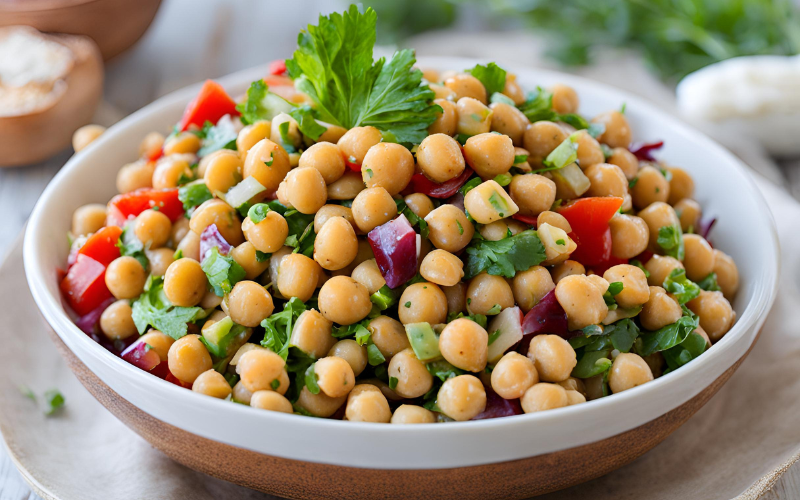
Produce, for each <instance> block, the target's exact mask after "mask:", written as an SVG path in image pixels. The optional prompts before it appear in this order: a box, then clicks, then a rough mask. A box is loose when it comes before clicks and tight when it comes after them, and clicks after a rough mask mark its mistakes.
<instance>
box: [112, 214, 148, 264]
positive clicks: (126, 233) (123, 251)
mask: <svg viewBox="0 0 800 500" xmlns="http://www.w3.org/2000/svg"><path fill="white" fill-rule="evenodd" d="M117 247H119V253H120V255H122V256H123V257H125V256H128V257H133V258H134V259H136V260H138V261H139V264H141V265H142V267H143V268H145V269H147V266H149V265H150V260H149V259H148V258H147V255H146V254H145V248H144V244H143V243H142V242H141V241H139V238H137V237H136V234H134V232H133V222H129V223H127V224H125V227H124V228H123V229H122V234H121V235H120V237H119V240H117Z"/></svg>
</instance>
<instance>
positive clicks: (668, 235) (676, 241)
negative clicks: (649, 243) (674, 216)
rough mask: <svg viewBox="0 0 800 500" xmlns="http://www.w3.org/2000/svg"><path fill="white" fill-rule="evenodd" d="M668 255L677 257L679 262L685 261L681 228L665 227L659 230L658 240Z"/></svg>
mask: <svg viewBox="0 0 800 500" xmlns="http://www.w3.org/2000/svg"><path fill="white" fill-rule="evenodd" d="M656 243H657V244H658V246H660V247H661V248H662V249H663V250H664V253H665V254H666V255H669V256H670V257H675V258H676V259H678V260H681V261H682V260H683V257H684V249H683V233H682V232H681V228H680V226H663V227H661V228H660V229H659V230H658V239H657V240H656Z"/></svg>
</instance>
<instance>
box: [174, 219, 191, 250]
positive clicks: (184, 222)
mask: <svg viewBox="0 0 800 500" xmlns="http://www.w3.org/2000/svg"><path fill="white" fill-rule="evenodd" d="M190 231H191V229H190V228H189V219H187V218H186V217H179V218H178V220H176V221H175V222H173V223H172V231H170V240H171V242H172V246H174V245H175V244H177V243H180V241H181V240H182V239H183V238H185V237H186V235H187V234H189V232H190Z"/></svg>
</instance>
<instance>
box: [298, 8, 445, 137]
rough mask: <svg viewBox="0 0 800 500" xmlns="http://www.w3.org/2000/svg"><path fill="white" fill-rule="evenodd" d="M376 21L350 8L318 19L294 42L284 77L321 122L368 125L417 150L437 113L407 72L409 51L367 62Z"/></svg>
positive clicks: (369, 12) (417, 74) (415, 76)
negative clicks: (309, 103)
mask: <svg viewBox="0 0 800 500" xmlns="http://www.w3.org/2000/svg"><path fill="white" fill-rule="evenodd" d="M376 21H377V14H376V13H375V11H374V10H373V9H371V8H367V9H366V10H365V11H364V13H363V14H362V13H360V12H359V11H358V8H357V7H356V6H355V5H351V6H350V8H349V9H348V10H347V11H346V12H345V13H344V14H339V13H332V14H331V15H330V16H327V17H326V16H322V15H321V16H320V17H319V23H318V25H317V26H313V25H309V26H308V28H307V30H305V31H302V32H301V33H300V35H299V36H298V40H297V45H298V48H297V50H296V51H295V52H294V55H293V57H292V59H288V60H287V61H286V68H287V71H288V73H289V76H290V77H291V78H292V79H294V80H295V87H296V88H297V89H298V90H300V91H301V92H304V93H305V94H307V95H308V96H309V97H310V98H311V100H312V102H313V103H314V104H315V108H316V110H317V112H318V113H319V117H320V119H321V120H323V121H325V122H328V123H332V124H335V125H340V126H342V127H345V128H348V129H350V128H353V127H358V126H369V125H371V126H374V127H376V128H377V129H379V130H381V131H383V132H387V133H388V134H391V135H392V136H393V137H392V138H393V139H394V140H395V141H396V142H400V143H417V144H419V143H420V142H422V139H424V138H425V136H426V135H427V128H428V125H430V124H431V123H433V121H434V120H435V119H436V116H437V113H440V112H441V108H440V107H439V106H438V105H435V104H433V103H432V102H431V101H433V98H434V93H433V91H432V90H430V88H429V87H428V86H427V85H422V72H421V71H420V70H418V69H414V68H413V66H414V63H415V62H416V59H415V57H414V52H413V51H411V50H401V51H399V52H396V53H395V54H394V56H393V57H392V59H391V60H390V61H388V62H386V60H385V59H384V58H381V59H379V60H377V61H374V60H373V58H372V51H373V47H374V45H375V25H376Z"/></svg>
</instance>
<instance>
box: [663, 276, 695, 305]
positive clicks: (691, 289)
mask: <svg viewBox="0 0 800 500" xmlns="http://www.w3.org/2000/svg"><path fill="white" fill-rule="evenodd" d="M663 286H664V290H666V291H667V292H669V293H671V294H673V295H675V298H676V299H677V300H678V304H681V305H683V304H685V303H687V302H689V301H690V300H692V299H694V298H695V297H697V296H698V295H700V287H698V286H697V285H696V284H695V283H694V282H692V281H691V280H689V278H687V277H686V270H685V269H683V268H681V267H676V268H675V269H673V270H672V272H671V273H669V276H667V277H666V279H665V280H664V283H663Z"/></svg>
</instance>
